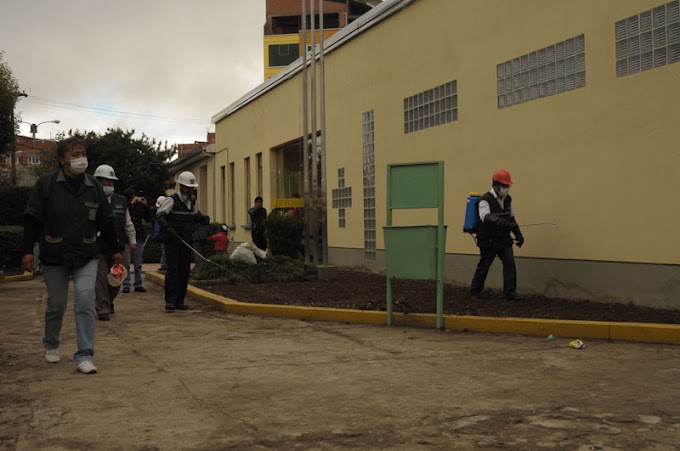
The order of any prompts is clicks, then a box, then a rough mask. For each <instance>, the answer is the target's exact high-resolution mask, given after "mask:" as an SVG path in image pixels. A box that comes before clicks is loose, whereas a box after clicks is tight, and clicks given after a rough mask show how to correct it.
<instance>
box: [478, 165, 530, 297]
mask: <svg viewBox="0 0 680 451" xmlns="http://www.w3.org/2000/svg"><path fill="white" fill-rule="evenodd" d="M491 183H492V185H491V190H490V191H489V192H488V193H486V194H484V195H483V196H482V197H481V199H480V200H479V204H478V207H477V208H478V211H479V218H480V220H481V223H480V225H479V231H478V232H477V246H479V253H480V259H479V263H478V264H477V270H476V271H475V275H474V277H473V278H472V283H471V284H470V298H471V299H473V300H477V299H479V298H480V296H481V293H482V290H483V289H484V282H485V281H486V276H487V274H488V273H489V268H491V264H492V263H493V261H494V260H495V258H496V256H498V258H499V259H500V260H501V262H502V263H503V295H504V296H505V299H508V300H513V301H520V300H522V299H523V298H522V296H520V295H519V294H517V270H516V268H515V256H514V254H513V251H512V244H513V240H512V238H511V236H510V232H512V233H513V235H514V236H515V240H516V242H517V247H522V245H523V244H524V237H523V236H522V232H521V231H520V229H519V225H517V221H516V220H515V210H514V209H513V207H512V197H511V196H510V194H509V192H510V186H512V178H511V177H510V173H509V172H508V171H506V170H505V169H499V170H497V171H496V172H494V173H493V176H492V177H491Z"/></svg>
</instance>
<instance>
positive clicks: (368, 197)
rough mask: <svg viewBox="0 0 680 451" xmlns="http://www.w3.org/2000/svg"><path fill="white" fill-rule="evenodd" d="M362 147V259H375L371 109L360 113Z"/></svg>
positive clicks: (373, 157)
mask: <svg viewBox="0 0 680 451" xmlns="http://www.w3.org/2000/svg"><path fill="white" fill-rule="evenodd" d="M361 117H362V120H361V124H362V143H363V144H362V147H363V158H364V164H363V169H364V261H367V262H372V261H375V243H376V215H375V139H374V138H375V137H374V123H373V120H374V116H373V110H370V111H367V112H365V113H362V115H361Z"/></svg>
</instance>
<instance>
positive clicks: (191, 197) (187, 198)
mask: <svg viewBox="0 0 680 451" xmlns="http://www.w3.org/2000/svg"><path fill="white" fill-rule="evenodd" d="M181 195H182V200H183V201H184V202H187V201H191V202H194V201H195V200H196V195H194V193H193V192H188V193H181Z"/></svg>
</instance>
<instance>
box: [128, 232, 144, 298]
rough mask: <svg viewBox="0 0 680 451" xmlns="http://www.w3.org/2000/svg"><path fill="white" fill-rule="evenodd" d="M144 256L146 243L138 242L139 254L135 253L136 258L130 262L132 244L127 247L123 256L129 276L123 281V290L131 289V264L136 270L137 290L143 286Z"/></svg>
mask: <svg viewBox="0 0 680 451" xmlns="http://www.w3.org/2000/svg"><path fill="white" fill-rule="evenodd" d="M143 255H144V241H143V240H140V241H137V252H135V255H134V258H133V260H132V261H130V244H126V245H125V251H124V255H123V259H124V262H123V264H124V265H125V269H127V272H128V273H127V276H126V277H125V280H124V281H123V288H130V263H132V264H133V266H134V268H135V288H138V287H141V286H142V256H143Z"/></svg>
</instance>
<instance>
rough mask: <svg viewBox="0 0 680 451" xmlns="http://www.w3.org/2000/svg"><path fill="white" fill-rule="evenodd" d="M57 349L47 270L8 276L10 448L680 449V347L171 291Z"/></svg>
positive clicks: (2, 367)
mask: <svg viewBox="0 0 680 451" xmlns="http://www.w3.org/2000/svg"><path fill="white" fill-rule="evenodd" d="M146 286H147V288H148V289H149V292H147V293H130V294H121V295H120V297H119V299H118V301H117V304H116V306H117V313H116V315H114V316H113V319H112V320H111V321H109V322H98V323H97V349H96V357H95V363H96V364H97V366H98V368H99V373H98V374H95V375H82V374H79V373H76V372H75V365H74V364H73V363H72V361H71V359H70V357H71V355H72V353H73V352H74V348H75V333H74V322H73V312H72V306H71V305H72V304H71V305H70V306H69V311H68V313H67V315H66V319H65V324H64V329H63V344H62V348H61V351H62V361H61V362H60V363H58V364H48V363H46V362H45V361H44V360H43V358H42V347H41V344H40V337H41V333H42V324H43V309H44V305H45V295H46V292H45V289H44V284H43V282H42V280H41V279H40V278H37V279H35V280H33V281H25V282H12V283H6V284H2V285H0V400H2V401H1V402H0V449H18V450H36V449H54V450H61V449H63V450H72V449H88V450H97V449H106V450H108V449H120V450H146V451H150V450H173V449H197V450H216V449H239V450H240V449H243V450H275V449H276V450H279V449H282V450H287V449H311V450H338V449H391V450H392V449H396V450H427V449H461V450H465V449H490V450H491V449H518V450H520V449H521V450H527V449H546V450H614V449H619V450H675V449H677V446H678V443H680V402H678V400H680V384H679V383H678V381H680V346H677V345H653V344H637V343H617V342H604V341H587V342H586V348H585V349H583V350H575V349H571V348H569V346H568V343H569V341H570V340H571V339H573V338H578V337H557V338H556V339H555V340H554V341H546V339H545V338H537V337H523V336H512V335H492V334H464V333H452V332H443V333H440V332H436V331H434V330H430V329H406V328H397V327H395V328H386V327H383V326H365V325H347V324H338V323H322V322H305V321H300V320H291V319H278V318H261V317H246V316H234V315H229V314H225V313H223V312H221V311H217V310H214V309H211V308H207V307H204V306H202V305H201V304H200V303H198V302H196V301H192V300H190V301H189V302H188V303H189V305H190V306H191V307H192V308H193V310H191V311H188V312H176V313H173V314H167V313H164V312H163V300H162V296H163V291H162V287H160V286H158V285H155V284H153V283H151V282H148V283H147V284H146Z"/></svg>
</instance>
